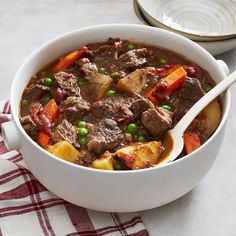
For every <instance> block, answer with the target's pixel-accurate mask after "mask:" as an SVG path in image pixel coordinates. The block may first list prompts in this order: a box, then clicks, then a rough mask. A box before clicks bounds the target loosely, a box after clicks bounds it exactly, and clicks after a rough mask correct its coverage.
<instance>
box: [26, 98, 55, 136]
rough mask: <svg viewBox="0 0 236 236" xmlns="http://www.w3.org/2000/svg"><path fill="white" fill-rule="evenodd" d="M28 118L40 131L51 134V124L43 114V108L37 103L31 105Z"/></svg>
mask: <svg viewBox="0 0 236 236" xmlns="http://www.w3.org/2000/svg"><path fill="white" fill-rule="evenodd" d="M29 113H30V117H31V118H32V120H33V121H34V123H35V124H36V125H37V126H38V128H39V129H40V130H44V131H45V132H46V133H48V134H50V133H51V127H52V123H51V122H50V120H49V118H48V117H47V116H46V114H44V113H43V106H42V105H41V104H40V103H39V102H35V103H32V104H31V106H30V109H29Z"/></svg>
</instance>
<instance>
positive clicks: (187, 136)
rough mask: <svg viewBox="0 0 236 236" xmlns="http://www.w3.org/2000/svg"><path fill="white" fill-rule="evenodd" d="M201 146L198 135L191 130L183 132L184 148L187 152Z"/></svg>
mask: <svg viewBox="0 0 236 236" xmlns="http://www.w3.org/2000/svg"><path fill="white" fill-rule="evenodd" d="M200 146H201V141H200V138H199V136H198V135H197V134H196V133H194V132H191V131H186V132H184V150H185V152H186V153H187V154H189V153H191V152H193V151H194V150H196V149H197V148H199V147H200Z"/></svg>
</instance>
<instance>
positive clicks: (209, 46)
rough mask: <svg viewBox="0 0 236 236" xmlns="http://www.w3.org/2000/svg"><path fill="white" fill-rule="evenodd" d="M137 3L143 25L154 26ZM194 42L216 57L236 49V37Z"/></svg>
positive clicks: (138, 15)
mask: <svg viewBox="0 0 236 236" xmlns="http://www.w3.org/2000/svg"><path fill="white" fill-rule="evenodd" d="M137 2H138V0H134V1H133V8H134V11H135V14H136V16H137V17H138V18H139V20H140V21H141V22H142V23H143V24H145V25H149V26H152V25H151V24H150V23H149V22H148V21H147V19H146V18H145V16H144V14H143V13H142V11H141V10H140V8H139V6H138V3H137ZM158 28H159V27H158ZM160 28H161V27H160ZM194 42H196V43H197V44H199V45H200V46H202V47H203V48H205V49H206V50H207V51H208V52H209V53H211V54H212V55H214V56H216V55H219V54H221V53H224V52H227V51H229V50H231V49H233V48H235V47H236V37H235V38H230V39H225V40H220V41H219V40H218V41H196V40H194Z"/></svg>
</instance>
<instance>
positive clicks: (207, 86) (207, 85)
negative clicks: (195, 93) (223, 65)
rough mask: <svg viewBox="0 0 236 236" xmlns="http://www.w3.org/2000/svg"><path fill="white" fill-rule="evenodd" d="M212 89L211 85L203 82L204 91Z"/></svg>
mask: <svg viewBox="0 0 236 236" xmlns="http://www.w3.org/2000/svg"><path fill="white" fill-rule="evenodd" d="M211 89H212V87H211V86H210V85H209V84H205V85H204V86H203V90H204V92H206V93H208V92H209V91H210V90H211Z"/></svg>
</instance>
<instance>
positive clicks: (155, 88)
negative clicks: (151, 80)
mask: <svg viewBox="0 0 236 236" xmlns="http://www.w3.org/2000/svg"><path fill="white" fill-rule="evenodd" d="M156 90H157V86H154V87H153V88H152V89H151V90H150V91H149V92H148V94H147V95H146V97H147V98H148V99H149V100H150V101H151V102H152V103H153V104H154V105H157V103H158V98H157V97H155V96H154V95H153V94H154V93H155V92H156Z"/></svg>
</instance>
